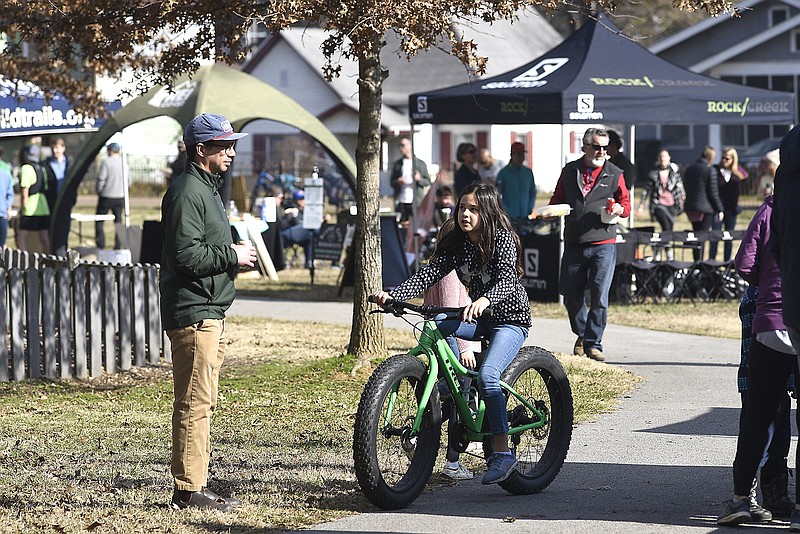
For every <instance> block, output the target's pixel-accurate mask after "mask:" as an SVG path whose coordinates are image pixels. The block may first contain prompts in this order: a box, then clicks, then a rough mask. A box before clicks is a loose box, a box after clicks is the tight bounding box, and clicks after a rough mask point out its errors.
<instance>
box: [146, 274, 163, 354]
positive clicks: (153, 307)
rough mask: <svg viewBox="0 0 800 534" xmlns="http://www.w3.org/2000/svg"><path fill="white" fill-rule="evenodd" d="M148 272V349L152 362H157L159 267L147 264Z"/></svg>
mask: <svg viewBox="0 0 800 534" xmlns="http://www.w3.org/2000/svg"><path fill="white" fill-rule="evenodd" d="M145 270H146V271H145V272H146V273H147V319H148V321H147V326H148V328H147V349H148V351H149V354H150V363H152V364H157V363H158V361H159V359H160V357H161V310H160V309H159V300H160V299H159V297H160V295H159V293H158V269H156V266H155V265H146V266H145Z"/></svg>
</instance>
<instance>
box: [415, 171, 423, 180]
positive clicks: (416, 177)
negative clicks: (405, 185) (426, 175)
mask: <svg viewBox="0 0 800 534" xmlns="http://www.w3.org/2000/svg"><path fill="white" fill-rule="evenodd" d="M420 180H422V175H421V174H420V173H419V171H417V172H415V173H414V181H416V182H419V181H420Z"/></svg>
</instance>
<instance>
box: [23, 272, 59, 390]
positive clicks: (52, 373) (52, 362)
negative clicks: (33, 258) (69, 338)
mask: <svg viewBox="0 0 800 534" xmlns="http://www.w3.org/2000/svg"><path fill="white" fill-rule="evenodd" d="M41 273H42V288H41V289H42V291H41V295H42V338H43V339H42V342H43V345H44V375H45V376H46V377H47V378H56V377H57V376H58V357H57V354H56V324H55V323H56V320H57V318H58V317H57V313H58V308H57V307H56V292H55V289H56V279H55V275H56V273H55V271H53V269H52V268H50V267H44V268H43V269H42V270H41ZM28 327H29V328H30V325H28Z"/></svg>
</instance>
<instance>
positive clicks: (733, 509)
mask: <svg viewBox="0 0 800 534" xmlns="http://www.w3.org/2000/svg"><path fill="white" fill-rule="evenodd" d="M751 519H752V517H751V516H750V499H742V500H741V501H735V500H730V501H725V509H724V510H723V511H722V515H720V516H719V517H717V524H718V525H722V526H734V525H740V524H742V523H744V522H746V521H750V520H751ZM798 519H799V520H800V516H798ZM798 525H800V523H798Z"/></svg>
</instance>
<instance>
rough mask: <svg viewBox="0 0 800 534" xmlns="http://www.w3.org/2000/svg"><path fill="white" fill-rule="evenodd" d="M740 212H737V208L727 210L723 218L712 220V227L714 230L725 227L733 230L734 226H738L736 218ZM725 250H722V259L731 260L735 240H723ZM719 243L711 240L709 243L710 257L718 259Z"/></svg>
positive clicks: (730, 230)
mask: <svg viewBox="0 0 800 534" xmlns="http://www.w3.org/2000/svg"><path fill="white" fill-rule="evenodd" d="M738 215H739V214H738V213H736V210H729V211H725V212H724V214H723V216H722V220H721V221H720V220H717V218H716V217H715V218H714V220H713V221H711V229H712V230H722V229H723V228H724V229H725V230H727V231H729V232H732V231H733V229H734V228H736V219H737V216H738ZM723 243H724V244H723V252H722V259H723V261H731V256H733V240H727V241H723ZM718 244H719V242H718V241H709V243H708V259H710V260H715V259H717V245H718Z"/></svg>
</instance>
